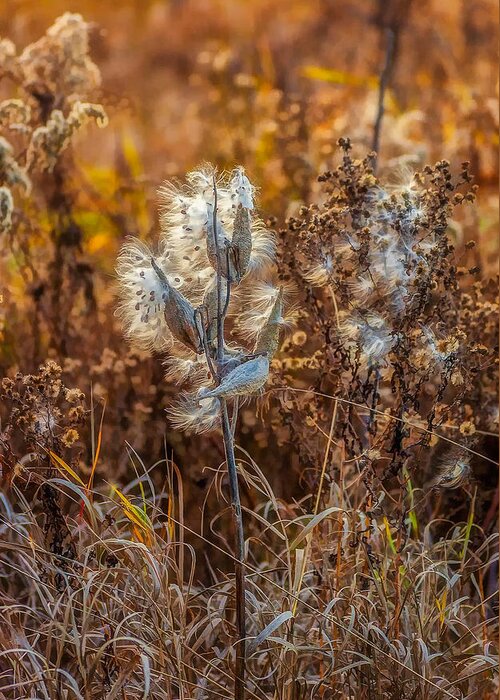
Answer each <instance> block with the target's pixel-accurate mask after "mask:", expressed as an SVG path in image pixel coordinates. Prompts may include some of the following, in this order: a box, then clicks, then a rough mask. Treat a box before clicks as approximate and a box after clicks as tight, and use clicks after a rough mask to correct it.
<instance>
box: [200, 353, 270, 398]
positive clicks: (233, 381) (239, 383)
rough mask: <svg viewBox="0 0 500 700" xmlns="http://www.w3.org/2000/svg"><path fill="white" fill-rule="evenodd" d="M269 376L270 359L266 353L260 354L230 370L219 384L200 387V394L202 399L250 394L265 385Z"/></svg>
mask: <svg viewBox="0 0 500 700" xmlns="http://www.w3.org/2000/svg"><path fill="white" fill-rule="evenodd" d="M268 376H269V359H268V357H267V356H266V355H259V357H254V358H253V359H252V360H248V361H247V362H243V363H242V364H240V365H239V366H238V367H236V368H235V369H233V370H232V371H231V372H229V373H228V374H227V375H226V376H225V377H224V378H223V380H222V382H221V383H220V384H219V386H216V387H215V388H213V389H207V388H205V387H203V388H202V389H200V391H199V392H198V396H199V398H200V399H208V398H227V397H230V396H248V395H249V394H253V393H254V392H255V391H257V390H258V389H260V388H261V387H262V386H264V384H265V383H266V381H267V378H268Z"/></svg>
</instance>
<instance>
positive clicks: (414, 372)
mask: <svg viewBox="0 0 500 700" xmlns="http://www.w3.org/2000/svg"><path fill="white" fill-rule="evenodd" d="M339 145H340V147H341V149H342V162H341V164H340V165H339V167H338V168H337V169H336V170H334V171H332V172H327V173H325V174H324V175H322V176H321V177H320V178H319V179H320V181H322V182H323V183H324V187H325V199H324V202H323V203H322V204H321V205H312V206H310V207H303V208H302V209H301V211H300V214H299V215H298V216H297V217H294V218H291V219H290V220H289V221H288V230H287V231H285V230H283V231H281V236H282V237H283V245H282V246H281V251H282V262H283V268H284V269H286V270H287V273H288V275H289V276H290V277H291V278H292V279H293V280H295V282H296V286H297V291H298V293H300V294H301V295H302V303H303V305H304V307H305V308H306V309H307V313H305V314H304V315H303V319H302V321H301V327H300V330H301V331H302V332H304V333H305V334H306V336H307V341H305V340H304V342H303V344H302V347H301V348H300V351H299V350H298V349H297V348H295V351H296V354H297V356H298V357H297V360H296V362H295V364H294V362H292V361H290V360H287V361H283V363H282V374H283V378H284V379H285V380H286V381H287V382H288V383H292V384H293V383H294V382H295V386H304V384H303V378H304V377H303V374H302V375H301V376H297V377H294V367H296V368H298V369H300V370H301V372H302V373H303V372H304V371H306V372H307V371H308V370H309V372H308V378H309V380H310V382H311V383H310V384H309V385H308V387H309V388H310V389H311V392H310V393H303V394H291V393H290V394H288V395H286V396H285V399H284V401H285V404H286V408H287V410H289V409H290V408H291V407H292V406H294V407H295V409H296V410H298V411H300V412H304V413H305V414H306V415H308V418H309V422H308V421H306V422H305V423H304V422H302V424H303V425H305V426H306V428H305V430H304V434H303V440H301V441H298V442H299V444H300V445H301V446H302V447H303V449H304V454H303V459H304V462H305V463H306V464H307V465H312V464H313V463H314V462H315V460H316V461H317V455H316V454H315V449H316V446H315V444H314V441H308V437H307V427H308V426H310V425H311V424H314V423H315V422H316V423H320V424H325V426H326V427H325V430H328V423H327V420H328V417H327V416H328V414H329V413H331V402H330V400H329V399H325V398H321V397H318V396H317V393H320V394H321V393H323V394H328V395H335V396H337V397H339V400H340V402H341V410H340V418H339V421H338V424H337V428H336V433H335V434H336V435H337V436H339V437H341V438H342V439H343V440H344V441H345V445H346V449H347V453H346V454H347V456H348V457H351V458H355V459H361V462H362V464H364V465H366V470H367V472H368V471H369V472H370V474H376V475H377V480H381V481H377V483H379V485H380V483H382V484H383V483H384V481H385V480H386V479H388V478H390V477H392V476H395V475H400V474H401V473H402V469H403V468H404V467H408V468H412V469H415V468H417V466H418V467H419V468H422V467H423V466H424V465H425V464H427V463H429V462H432V463H433V464H434V466H435V467H436V466H437V462H438V463H439V464H440V466H441V469H442V471H443V474H444V476H443V478H438V479H437V482H438V483H440V484H442V485H443V484H444V485H446V484H448V485H449V484H453V485H458V483H460V482H461V480H460V479H459V480H457V479H455V478H451V479H449V480H448V479H447V477H446V473H447V472H450V473H453V474H455V475H456V473H457V466H456V465H457V460H458V462H460V464H462V465H465V466H464V467H463V468H461V470H460V471H461V473H462V474H463V475H464V477H467V475H468V468H466V467H467V465H468V462H469V461H470V449H472V448H473V447H474V446H475V445H476V442H477V437H478V431H479V432H480V431H494V430H495V429H496V425H497V420H498V410H497V408H496V396H497V392H496V376H497V360H496V355H497V349H498V339H497V318H498V302H497V300H496V298H495V285H494V284H491V283H485V284H483V283H482V282H479V281H478V282H475V281H474V277H475V276H476V275H477V273H478V272H479V270H478V268H477V266H476V265H475V264H474V263H475V261H473V260H471V256H472V255H473V247H474V244H473V243H472V242H471V243H468V244H467V245H466V246H465V252H464V253H463V254H462V255H461V257H460V258H457V254H456V251H455V246H454V244H453V242H452V229H451V223H452V217H453V212H454V210H455V208H456V207H459V206H462V205H464V204H467V203H469V202H473V201H474V198H475V191H476V187H475V185H471V180H472V178H471V175H470V174H469V170H468V164H467V163H463V165H462V169H461V171H460V173H459V174H458V176H454V175H453V174H452V172H451V169H450V164H449V163H447V162H446V161H440V162H438V163H437V164H436V165H435V166H433V167H430V166H426V167H425V168H424V169H423V170H422V171H421V172H416V173H414V174H411V175H409V176H407V177H406V178H405V181H403V182H400V183H398V184H396V185H392V186H388V185H386V184H383V183H381V182H380V181H379V180H378V179H377V177H376V176H375V174H374V172H373V154H368V156H367V157H365V158H364V159H362V160H361V159H356V158H354V157H353V155H352V152H351V145H350V142H349V140H348V139H341V140H340V141H339ZM291 240H292V241H294V243H293V244H291ZM471 276H472V280H470V278H471ZM465 283H466V284H465ZM463 287H466V289H467V291H464V290H463ZM297 380H299V384H297ZM306 386H307V385H306ZM314 392H316V395H315V394H314ZM342 401H343V403H342ZM474 406H481V412H480V413H478V414H475V412H474V408H473V407H474ZM295 423H296V425H300V423H299V422H298V421H297V422H295ZM438 430H441V432H443V431H444V433H445V434H446V435H447V436H448V438H449V439H450V440H451V439H452V438H453V439H457V438H459V439H460V440H459V441H460V444H462V445H464V447H465V452H463V451H461V452H460V454H459V455H458V457H457V455H455V453H452V452H450V454H449V455H447V451H446V450H445V453H444V455H443V454H440V455H439V458H438V459H437V462H436V454H435V449H434V448H435V446H436V439H435V435H434V433H435V432H436V431H438ZM417 448H418V449H417ZM438 448H439V449H441V448H442V444H441V443H440V444H439V446H438V447H437V448H436V449H438ZM468 448H469V451H468ZM448 451H449V450H448ZM433 457H434V461H433ZM434 472H435V469H434ZM420 479H422V475H420Z"/></svg>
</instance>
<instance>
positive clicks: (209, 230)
mask: <svg viewBox="0 0 500 700" xmlns="http://www.w3.org/2000/svg"><path fill="white" fill-rule="evenodd" d="M213 211H214V208H213V206H212V205H211V204H207V212H208V218H207V223H206V224H205V232H206V237H207V257H208V260H209V261H210V264H211V265H212V267H213V268H214V270H215V271H216V272H217V269H218V261H217V247H218V249H219V258H220V273H221V275H222V276H223V277H225V278H226V279H229V280H230V281H231V282H239V279H240V276H239V274H238V270H237V269H236V266H235V263H234V252H233V250H232V245H231V241H230V240H229V238H228V237H227V236H226V234H225V233H224V229H223V228H222V225H221V223H220V221H219V220H218V219H217V221H216V226H217V242H216V238H215V230H214V216H213Z"/></svg>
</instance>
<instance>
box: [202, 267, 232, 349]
mask: <svg viewBox="0 0 500 700" xmlns="http://www.w3.org/2000/svg"><path fill="white" fill-rule="evenodd" d="M226 284H227V282H226ZM225 286H226V285H225V284H221V300H220V304H217V278H216V277H214V278H213V279H212V280H211V282H209V283H208V285H207V288H206V289H205V294H204V295H203V306H204V307H205V309H206V322H205V333H206V336H207V341H208V342H209V343H211V342H212V341H214V340H215V339H216V337H217V314H218V310H219V307H220V309H221V310H222V309H223V308H224V304H225Z"/></svg>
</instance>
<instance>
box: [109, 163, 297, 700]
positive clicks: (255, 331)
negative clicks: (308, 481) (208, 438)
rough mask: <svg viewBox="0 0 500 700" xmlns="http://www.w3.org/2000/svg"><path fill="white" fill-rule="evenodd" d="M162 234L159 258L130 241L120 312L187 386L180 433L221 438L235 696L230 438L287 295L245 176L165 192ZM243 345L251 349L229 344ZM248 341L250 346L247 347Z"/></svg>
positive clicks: (234, 487) (241, 600)
mask: <svg viewBox="0 0 500 700" xmlns="http://www.w3.org/2000/svg"><path fill="white" fill-rule="evenodd" d="M160 196H161V200H162V211H161V236H160V241H159V245H158V249H157V250H155V251H153V250H151V249H150V248H149V247H148V246H146V245H145V244H144V243H143V242H141V241H138V240H131V241H129V242H127V243H126V244H125V245H124V246H123V248H122V250H121V252H120V254H119V258H118V264H117V274H118V279H119V288H120V307H119V314H120V316H121V317H122V319H123V322H124V327H125V329H126V333H127V335H128V337H129V338H130V339H131V340H132V341H133V342H134V343H135V344H137V345H139V346H141V347H142V348H145V349H147V350H149V351H152V352H155V353H159V354H162V355H164V356H165V357H166V360H165V366H166V378H167V379H168V380H169V381H173V382H176V383H178V384H179V385H183V386H184V387H187V389H185V390H184V391H182V393H180V394H179V397H178V399H177V401H176V403H175V404H174V405H172V406H171V407H170V409H169V414H170V419H171V421H172V424H173V425H174V427H177V428H179V429H182V430H186V431H189V432H196V433H200V432H205V431H208V430H214V429H218V428H220V429H221V430H222V435H223V440H224V448H225V454H226V462H227V468H228V476H229V484H230V490H231V503H232V513H233V521H234V528H235V537H236V565H235V578H236V619H237V626H238V645H237V652H236V691H237V694H236V697H240V696H241V697H242V695H238V693H240V694H241V693H242V692H243V683H244V666H245V661H244V658H245V641H244V640H245V593H244V588H245V585H244V578H245V574H244V557H245V543H244V532H243V522H242V512H241V504H240V497H239V490H238V479H237V466H236V461H235V455H234V431H235V427H236V422H237V417H238V407H239V405H240V403H241V401H242V400H245V399H247V398H249V397H251V396H255V395H256V394H257V393H258V392H259V390H261V389H262V387H263V386H264V385H265V383H266V381H267V379H268V376H269V371H270V362H271V361H272V359H273V356H274V355H275V353H276V352H277V350H278V347H279V342H280V330H281V328H282V326H283V325H284V324H285V323H286V320H285V317H284V312H283V288H282V287H279V286H277V285H276V284H274V283H273V279H274V277H275V271H274V269H273V264H274V256H275V244H274V240H273V236H272V234H271V233H270V232H269V231H268V230H267V229H266V228H265V226H264V224H263V222H262V221H261V220H260V219H259V218H258V217H257V216H256V215H255V207H254V196H255V188H254V187H253V185H252V184H251V183H250V181H249V179H248V178H247V176H246V174H245V171H244V170H243V168H241V167H238V168H236V169H235V170H234V171H233V172H232V173H229V174H223V175H217V173H216V171H215V169H214V168H212V167H211V166H208V167H205V168H204V169H202V170H198V171H195V172H191V173H189V174H188V175H187V184H186V185H185V186H184V187H180V186H177V185H174V184H170V183H168V184H166V185H165V186H164V187H163V188H162V189H161V190H160ZM229 325H230V327H231V338H234V337H238V336H239V337H245V338H246V339H247V343H248V345H249V346H250V347H248V346H247V347H245V346H244V345H243V344H233V342H230V341H229V340H226V330H227V327H229ZM248 341H249V342H248Z"/></svg>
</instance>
